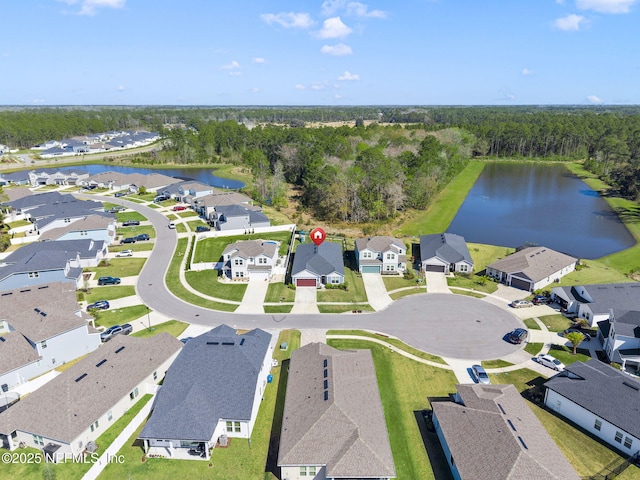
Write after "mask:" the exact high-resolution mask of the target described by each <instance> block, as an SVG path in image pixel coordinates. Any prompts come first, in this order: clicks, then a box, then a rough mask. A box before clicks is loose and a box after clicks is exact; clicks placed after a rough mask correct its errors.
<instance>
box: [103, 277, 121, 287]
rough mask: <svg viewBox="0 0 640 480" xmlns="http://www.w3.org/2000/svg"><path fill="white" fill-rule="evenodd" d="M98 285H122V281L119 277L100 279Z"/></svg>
mask: <svg viewBox="0 0 640 480" xmlns="http://www.w3.org/2000/svg"><path fill="white" fill-rule="evenodd" d="M98 285H120V279H119V278H118V277H100V278H99V279H98Z"/></svg>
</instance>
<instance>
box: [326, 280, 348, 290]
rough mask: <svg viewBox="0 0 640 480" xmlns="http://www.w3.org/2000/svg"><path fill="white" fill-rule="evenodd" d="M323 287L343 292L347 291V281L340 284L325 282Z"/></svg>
mask: <svg viewBox="0 0 640 480" xmlns="http://www.w3.org/2000/svg"><path fill="white" fill-rule="evenodd" d="M325 288H326V289H328V290H344V291H345V292H348V291H349V286H348V285H347V282H345V283H341V284H333V283H327V284H326V285H325Z"/></svg>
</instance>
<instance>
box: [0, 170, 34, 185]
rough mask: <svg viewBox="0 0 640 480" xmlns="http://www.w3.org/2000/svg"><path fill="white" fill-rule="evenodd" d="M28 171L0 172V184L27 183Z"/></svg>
mask: <svg viewBox="0 0 640 480" xmlns="http://www.w3.org/2000/svg"><path fill="white" fill-rule="evenodd" d="M28 183H29V173H28V172H25V171H24V170H23V171H20V172H12V173H4V172H3V173H0V186H2V185H27V184H28Z"/></svg>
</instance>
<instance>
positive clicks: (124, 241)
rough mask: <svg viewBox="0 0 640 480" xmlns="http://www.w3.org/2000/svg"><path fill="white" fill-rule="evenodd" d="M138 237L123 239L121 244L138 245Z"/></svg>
mask: <svg viewBox="0 0 640 480" xmlns="http://www.w3.org/2000/svg"><path fill="white" fill-rule="evenodd" d="M136 240H137V239H136V237H127V238H123V239H122V241H121V242H120V243H136Z"/></svg>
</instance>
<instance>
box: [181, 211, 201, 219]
mask: <svg viewBox="0 0 640 480" xmlns="http://www.w3.org/2000/svg"><path fill="white" fill-rule="evenodd" d="M178 216H179V217H180V218H189V217H197V216H198V213H197V212H194V211H193V210H183V211H182V212H178Z"/></svg>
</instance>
